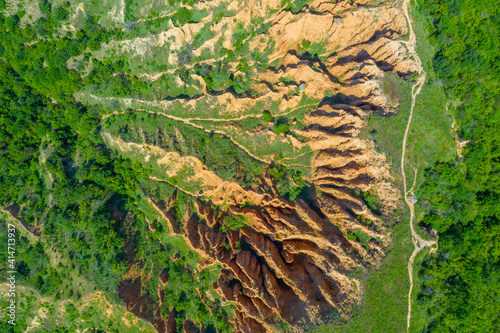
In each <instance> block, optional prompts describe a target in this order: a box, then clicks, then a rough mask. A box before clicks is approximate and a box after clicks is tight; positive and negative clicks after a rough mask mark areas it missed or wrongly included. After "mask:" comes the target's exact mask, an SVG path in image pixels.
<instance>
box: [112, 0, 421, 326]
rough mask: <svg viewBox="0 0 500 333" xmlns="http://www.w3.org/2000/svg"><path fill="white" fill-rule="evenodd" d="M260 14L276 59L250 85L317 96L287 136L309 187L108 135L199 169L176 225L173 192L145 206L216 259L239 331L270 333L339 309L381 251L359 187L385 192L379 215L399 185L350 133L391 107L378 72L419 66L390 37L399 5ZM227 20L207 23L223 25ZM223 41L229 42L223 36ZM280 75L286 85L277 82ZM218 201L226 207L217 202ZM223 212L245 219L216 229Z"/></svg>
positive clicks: (263, 93)
mask: <svg viewBox="0 0 500 333" xmlns="http://www.w3.org/2000/svg"><path fill="white" fill-rule="evenodd" d="M266 6H270V7H276V8H278V7H279V4H278V2H276V3H267V2H262V3H257V2H256V1H248V2H245V3H244V4H243V3H241V4H236V3H235V4H234V6H233V7H234V8H235V10H236V11H237V14H236V15H235V17H234V21H238V20H239V21H243V22H247V21H249V20H250V19H251V18H252V17H254V16H255V12H257V13H266V9H265V8H266ZM232 20H233V19H232ZM267 20H271V21H272V25H271V27H270V28H269V29H268V31H266V33H265V34H263V35H262V38H261V39H258V38H257V39H256V40H255V42H254V43H253V48H254V49H256V50H259V48H261V47H262V45H266V43H265V42H266V41H269V40H272V41H275V44H274V45H275V47H274V50H273V53H272V55H271V56H270V58H271V60H270V63H274V66H272V67H269V68H268V69H267V70H266V71H264V72H261V73H258V76H257V79H256V80H255V83H254V89H255V91H257V92H258V96H257V99H259V98H264V97H271V99H273V100H281V102H280V104H279V106H278V108H279V110H270V111H271V113H279V112H275V111H280V110H281V111H282V110H285V109H286V108H290V107H295V106H297V105H298V102H299V100H300V98H299V96H287V92H289V91H290V84H291V85H292V86H293V88H294V89H300V91H301V92H304V93H307V94H308V96H311V97H315V98H319V99H321V102H320V103H319V105H318V106H317V107H315V108H314V110H313V111H312V112H310V113H309V114H307V115H306V116H305V118H304V122H303V127H302V128H301V129H295V130H294V133H295V134H298V135H300V136H301V137H303V138H304V140H303V141H300V140H295V139H293V140H295V141H293V142H294V145H296V146H297V147H298V148H301V147H304V146H307V147H309V148H310V150H311V151H313V152H314V155H313V157H312V158H311V160H310V163H311V165H310V167H311V170H312V177H309V178H308V179H306V181H307V182H308V183H309V185H310V187H309V190H308V193H302V195H301V196H299V197H298V198H297V199H296V200H293V201H288V200H286V199H284V198H282V197H280V195H279V194H278V193H277V191H276V188H275V187H274V186H273V180H272V177H271V176H270V175H269V173H268V171H269V169H266V174H264V175H262V179H263V185H265V186H260V187H258V188H253V189H251V188H250V189H249V188H243V187H242V186H240V185H239V184H236V183H232V182H229V181H224V180H222V179H221V178H220V177H218V176H217V175H216V174H215V173H213V172H211V171H208V170H207V169H206V168H204V167H203V166H202V163H201V162H200V161H199V160H196V158H194V157H189V161H188V160H187V159H186V158H184V157H179V154H177V153H175V154H177V155H175V154H174V153H172V152H168V151H165V150H164V149H162V148H161V144H158V142H156V145H152V144H151V143H148V142H144V143H141V144H139V143H126V142H125V141H123V140H121V139H119V138H113V137H112V136H111V135H109V136H108V138H105V140H107V141H106V142H107V144H108V145H109V146H111V147H114V148H117V149H120V150H121V151H122V152H128V151H134V152H135V153H137V154H144V155H147V156H145V157H144V158H145V160H149V158H150V157H151V156H152V155H154V156H156V157H157V158H158V160H160V161H161V160H162V158H164V159H165V161H166V162H165V163H163V166H162V167H163V168H167V167H166V166H165V165H167V164H168V161H170V162H172V161H173V159H175V161H176V162H175V163H171V164H176V165H177V166H176V168H177V169H179V165H188V166H191V167H192V168H193V169H194V170H195V171H196V172H195V174H194V175H193V176H191V180H193V179H194V180H196V182H197V184H201V185H200V186H201V190H200V191H199V192H197V193H192V192H189V191H187V190H185V189H184V191H185V192H186V193H188V194H189V195H192V196H193V197H195V198H196V199H197V200H196V209H195V211H193V212H191V214H190V215H188V216H185V217H184V219H183V221H181V222H182V227H181V228H180V227H179V226H176V221H174V217H173V216H175V214H174V212H173V211H172V209H173V208H172V202H173V201H175V196H172V197H169V198H164V199H163V200H162V201H160V202H153V201H152V200H151V203H152V204H153V205H154V207H155V208H156V209H157V210H158V212H159V214H160V215H161V216H162V217H163V218H164V219H165V220H167V221H168V222H169V225H170V228H169V229H170V230H169V232H170V233H171V234H176V235H181V236H183V237H184V239H185V240H186V242H187V243H188V244H189V246H190V247H191V248H192V249H194V250H195V251H196V252H198V253H199V254H200V255H201V256H202V257H203V258H204V259H203V263H204V264H209V263H213V262H218V263H220V264H221V265H222V267H223V270H222V274H221V276H220V279H219V281H218V283H217V284H216V285H214V288H215V290H216V291H217V293H219V294H220V295H221V296H222V299H223V300H224V301H225V302H233V303H234V304H235V305H236V317H235V318H234V327H235V328H236V331H237V332H272V331H274V330H275V327H276V325H277V324H278V323H279V322H280V321H284V322H286V323H287V324H288V325H290V327H291V329H292V331H296V332H300V331H303V329H304V328H305V327H308V325H310V324H320V323H322V322H324V321H325V320H326V319H327V318H328V316H329V315H330V314H331V313H332V312H333V311H334V309H337V310H339V311H340V312H343V311H347V310H349V309H351V308H352V306H353V305H355V304H357V302H358V301H359V300H360V298H361V294H362V286H360V282H359V281H357V280H356V279H354V278H353V277H352V274H351V272H352V271H353V270H354V269H356V268H357V267H359V266H363V267H366V266H370V265H376V264H377V263H378V262H379V261H380V260H381V259H382V258H383V256H384V251H385V250H386V248H387V246H388V244H389V242H390V239H389V236H388V234H387V231H386V229H385V227H384V225H383V222H382V221H381V220H380V219H379V218H378V217H377V215H376V214H374V212H372V211H370V209H368V207H367V206H366V205H365V203H364V201H363V199H362V198H361V196H360V195H359V193H360V191H362V192H364V191H368V190H369V189H372V188H373V189H374V190H375V192H376V193H377V194H378V195H379V196H380V197H381V199H382V209H381V211H382V213H389V212H391V211H392V210H393V209H394V208H395V204H394V202H395V201H396V199H397V198H398V193H397V191H396V190H395V188H394V186H393V185H391V176H390V174H389V167H388V166H387V163H386V161H385V157H384V156H383V155H381V154H378V153H376V152H375V150H374V147H373V143H371V142H368V141H366V140H362V139H360V138H359V136H358V135H359V133H360V131H361V130H362V128H363V127H364V126H365V125H366V116H367V115H368V114H369V113H378V114H383V113H389V112H392V111H391V110H392V109H393V107H394V106H395V103H396V104H397V101H396V102H394V101H390V100H389V99H388V98H387V97H386V95H385V94H384V92H383V91H382V88H381V86H380V81H381V79H382V78H383V77H384V75H385V73H386V72H389V71H391V72H396V73H397V74H398V75H399V76H401V77H405V76H409V75H410V74H411V73H413V72H414V71H415V70H416V66H415V65H414V63H413V62H412V61H411V60H410V59H409V58H408V56H407V52H406V50H405V48H404V46H402V45H401V43H399V42H398V38H401V36H404V35H405V34H406V33H407V28H406V22H405V19H404V16H403V14H402V11H401V9H400V8H399V4H398V3H397V2H384V3H382V2H378V1H369V0H361V1H354V2H352V3H350V2H347V1H331V2H329V1H319V0H317V1H312V2H310V3H308V4H307V5H306V6H305V7H304V8H302V9H301V10H300V11H299V12H297V13H292V12H291V11H289V10H284V9H280V10H278V11H277V14H275V15H273V16H271V17H268V18H267ZM224 23H225V21H224V20H223V21H222V22H221V23H218V25H217V24H216V25H215V28H214V29H217V27H219V28H221V29H222V26H223V24H224ZM226 23H227V22H226ZM231 29H234V24H231V25H229V26H228V27H226V30H225V31H224V34H227V35H228V36H229V37H228V38H229V39H230V36H231V31H232V30H231ZM304 43H306V44H307V43H309V44H310V43H319V44H320V47H319V49H318V50H316V52H314V53H313V52H312V51H310V50H309V51H307V50H305V49H304V47H303V45H304ZM225 46H226V47H227V48H231V44H230V42H225ZM283 78H287V80H286V82H285V80H280V79H283ZM290 82H292V83H290ZM227 95H228V94H222V95H221V96H220V97H219V96H216V97H217V98H219V99H220V101H224V100H225V99H228V100H229V101H230V102H231V103H230V104H232V105H233V107H234V108H235V109H238V108H240V109H242V108H244V107H246V106H247V104H248V103H250V102H248V101H247V99H245V98H244V97H243V96H236V95H234V94H232V95H230V96H227ZM221 103H222V102H221ZM184 122H185V123H189V122H188V121H187V120H186V121H184ZM189 124H191V123H189ZM228 126H229V125H228ZM199 127H201V126H199ZM228 133H229V132H228ZM145 141H147V140H145ZM248 153H249V154H250V153H251V152H250V151H248ZM169 154H170V155H169ZM264 162H265V160H264ZM274 163H279V162H274ZM159 164H161V163H159ZM174 169H175V168H174V167H171V168H170V169H168V170H167V171H166V174H168V175H169V176H170V177H171V176H173V175H175V174H176V172H178V170H177V169H175V170H174ZM176 170H177V171H176ZM151 179H153V180H155V181H162V180H161V179H159V178H158V177H152V178H151ZM266 188H267V189H268V190H267V191H266V190H265V189H266ZM179 190H183V189H182V188H179ZM243 203H245V204H244V205H243ZM220 206H224V208H223V209H220V208H214V207H220ZM229 216H233V217H234V216H244V217H245V221H247V225H246V226H244V227H240V228H238V229H237V230H224V229H223V228H222V226H223V225H224V219H226V218H229ZM195 217H196V218H195ZM359 233H361V234H363V235H364V237H366V240H364V241H361V240H360V237H359V236H356V235H359ZM353 235H354V236H353ZM362 243H363V244H362ZM200 298H202V299H204V301H206V302H210V299H209V297H208V296H204V295H202V294H200ZM164 319H165V320H164V322H163V323H162V324H161V329H162V330H164V329H165V328H164V327H167V328H168V327H173V326H172V324H171V321H172V320H171V318H170V319H169V318H164ZM169 323H170V324H169ZM174 326H175V325H174ZM184 326H185V327H184V330H185V331H193V330H195V329H196V327H193V324H192V323H190V322H186V323H185V325H184ZM159 328H160V327H159ZM167 331H168V329H167Z"/></svg>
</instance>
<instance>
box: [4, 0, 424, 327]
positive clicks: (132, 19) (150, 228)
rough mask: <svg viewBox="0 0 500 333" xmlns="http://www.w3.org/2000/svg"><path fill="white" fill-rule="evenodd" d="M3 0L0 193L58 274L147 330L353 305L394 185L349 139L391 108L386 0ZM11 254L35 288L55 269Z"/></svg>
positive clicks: (276, 321) (306, 319) (296, 316)
mask: <svg viewBox="0 0 500 333" xmlns="http://www.w3.org/2000/svg"><path fill="white" fill-rule="evenodd" d="M3 9H4V13H5V16H4V17H3V18H2V37H1V45H2V48H1V49H0V51H1V56H2V57H3V59H4V60H3V64H2V72H1V75H2V76H1V77H0V79H1V80H2V98H3V100H2V103H3V105H4V107H5V108H4V109H3V110H2V117H3V118H2V119H5V125H4V126H3V127H1V129H2V136H1V137H2V141H1V147H2V148H1V149H2V155H1V156H0V157H1V158H2V160H1V167H2V171H3V172H2V175H1V176H0V177H2V178H1V180H2V181H1V184H2V185H1V186H2V192H3V193H6V196H5V197H4V198H2V202H1V204H2V206H3V207H5V209H6V210H8V211H10V212H11V213H13V214H14V215H15V216H16V217H17V218H19V219H20V220H22V222H23V223H25V224H30V225H33V227H30V226H28V228H31V229H32V230H36V232H37V233H39V235H41V236H40V237H41V242H43V243H44V244H50V245H51V246H54V247H55V248H57V249H59V251H60V252H61V255H62V256H65V257H67V259H68V261H67V263H66V265H67V266H66V267H68V269H69V268H71V269H74V270H76V271H77V272H78V273H79V274H82V275H83V276H85V277H87V278H89V279H91V280H92V281H94V282H95V283H96V286H95V288H96V289H99V290H102V291H104V292H105V293H107V294H109V295H113V294H114V293H116V291H118V297H119V298H121V299H123V300H124V301H125V303H126V304H127V308H128V309H129V311H131V312H133V313H134V314H136V315H138V316H139V317H142V318H144V319H147V320H148V321H150V322H151V323H153V324H154V325H155V327H156V328H157V330H158V331H160V332H164V331H167V332H174V331H178V330H184V331H197V330H201V331H207V332H213V331H230V330H232V329H234V330H236V331H241V332H261V331H262V332H265V331H276V330H288V329H291V330H293V331H303V330H304V329H308V328H310V327H312V326H313V325H316V324H321V323H324V322H325V321H328V320H331V319H333V318H336V317H337V316H339V315H340V314H342V313H347V312H349V310H351V309H352V308H353V306H355V305H357V304H358V303H359V300H360V299H361V296H362V290H363V286H362V285H361V284H360V281H359V280H358V279H356V278H355V277H354V276H355V273H356V272H359V271H360V270H363V269H364V267H371V266H374V265H377V264H378V262H379V261H380V260H381V259H382V258H383V257H384V253H385V251H386V249H387V247H388V246H389V244H390V237H389V234H388V232H387V229H386V227H387V225H386V223H385V222H384V221H383V219H382V218H381V216H382V215H388V214H390V213H391V212H392V211H393V210H394V209H395V208H396V202H397V200H398V198H399V193H398V191H397V189H396V187H395V186H394V185H393V184H392V183H391V182H392V181H393V179H392V178H391V174H390V172H389V166H388V165H387V163H386V161H385V157H384V156H383V155H381V154H379V153H377V152H375V150H374V147H373V144H372V143H371V142H368V141H365V140H361V139H360V138H358V133H359V132H360V130H361V129H362V128H363V127H364V126H365V124H366V117H367V115H368V114H370V113H377V114H386V115H389V114H390V113H391V112H393V110H394V108H395V107H396V106H397V104H398V100H397V99H398V96H397V93H396V92H395V91H392V90H391V86H390V85H387V84H385V85H384V84H382V82H383V80H384V76H385V75H386V74H385V73H386V72H395V73H397V75H399V76H400V77H403V78H406V79H411V74H412V73H413V72H414V71H415V68H416V67H415V65H414V63H413V61H412V60H411V59H409V58H408V56H407V53H406V50H405V48H404V47H403V46H402V45H401V43H400V42H398V41H397V40H398V38H400V37H401V36H404V35H405V34H406V33H407V27H406V22H405V19H404V17H403V14H402V11H401V9H400V8H399V7H398V5H397V4H392V3H382V2H379V1H336V2H324V1H283V2H282V1H274V2H273V1H271V2H269V1H266V2H264V1H263V2H258V1H240V2H238V1H231V2H229V1H227V2H224V1H207V2H195V1H184V2H182V3H181V2H176V1H170V3H169V4H168V5H165V4H164V3H163V1H161V2H160V1H158V2H143V1H126V2H123V1H106V2H104V3H102V4H101V3H97V2H95V1H87V2H82V3H79V2H76V1H75V2H73V1H71V2H64V3H60V2H54V3H52V2H49V1H47V0H43V1H40V2H38V3H37V2H33V3H31V2H27V3H23V4H20V3H19V4H16V3H13V2H8V3H6V2H3ZM16 13H17V14H16ZM21 263H24V264H23V265H26V267H27V269H28V270H29V271H30V274H27V275H26V276H25V277H24V283H26V284H28V285H34V286H35V287H38V288H41V289H42V290H43V291H44V292H45V293H49V294H50V293H54V292H57V287H55V286H57V282H54V281H57V279H56V278H54V277H53V276H58V277H59V280H61V279H68V278H69V277H66V276H64V275H63V273H62V270H63V269H64V266H63V267H57V268H54V269H53V270H51V271H50V272H47V271H43V270H37V269H35V267H34V266H33V267H32V266H30V265H31V264H30V263H29V262H25V261H21ZM21 263H20V264H21ZM33 265H34V263H33ZM54 283H55V286H52V288H49V287H48V286H47V284H49V285H50V284H52V285H54ZM44 286H45V287H44ZM67 297H71V296H70V295H67Z"/></svg>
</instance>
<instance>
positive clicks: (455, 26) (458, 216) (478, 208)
mask: <svg viewBox="0 0 500 333" xmlns="http://www.w3.org/2000/svg"><path fill="white" fill-rule="evenodd" d="M418 10H419V11H420V12H421V13H422V14H423V15H425V16H426V17H427V18H428V24H429V28H430V29H431V31H432V34H431V42H432V43H433V46H434V47H435V51H436V54H435V57H434V60H433V67H434V70H435V71H436V73H437V75H438V77H439V78H440V79H441V82H442V84H444V85H445V88H446V89H447V91H448V93H449V98H450V100H452V101H454V102H453V104H452V105H450V107H449V111H450V112H451V113H452V115H453V117H454V118H455V120H456V123H457V125H458V128H459V133H458V134H459V137H460V139H461V140H462V142H464V143H465V142H466V146H465V148H464V150H463V157H462V158H457V159H456V160H454V161H449V162H446V163H445V162H441V163H438V164H436V165H434V166H433V167H432V168H430V169H428V170H426V173H425V184H424V185H423V186H422V187H421V189H420V191H419V200H421V202H423V203H424V206H425V207H427V214H426V215H425V217H424V219H423V224H424V225H425V226H427V227H432V228H434V229H435V230H436V231H437V232H438V235H439V250H438V252H437V253H436V254H434V255H432V256H430V257H429V258H427V259H426V260H425V261H424V263H423V265H422V268H421V270H420V276H421V278H422V281H423V286H422V290H423V292H422V293H421V295H419V301H420V302H421V303H422V304H425V305H424V306H425V307H426V308H427V312H428V316H429V322H428V324H427V328H426V331H429V332H498V331H500V316H499V314H500V262H499V260H500V223H499V221H500V173H499V171H500V133H499V131H498V130H499V129H500V112H498V109H499V107H500V40H499V38H498V36H499V34H500V10H499V8H498V5H497V4H496V3H495V2H494V1H489V0H480V1H472V0H450V1H443V0H430V1H419V6H418Z"/></svg>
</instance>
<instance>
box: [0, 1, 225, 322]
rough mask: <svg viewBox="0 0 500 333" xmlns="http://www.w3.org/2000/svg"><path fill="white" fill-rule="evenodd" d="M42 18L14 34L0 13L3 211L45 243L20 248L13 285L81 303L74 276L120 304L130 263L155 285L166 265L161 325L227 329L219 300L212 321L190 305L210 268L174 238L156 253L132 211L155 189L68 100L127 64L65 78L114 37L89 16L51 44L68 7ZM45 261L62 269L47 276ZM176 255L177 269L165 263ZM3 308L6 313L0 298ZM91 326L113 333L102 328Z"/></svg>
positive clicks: (146, 288)
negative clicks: (36, 230) (73, 62)
mask: <svg viewBox="0 0 500 333" xmlns="http://www.w3.org/2000/svg"><path fill="white" fill-rule="evenodd" d="M5 8H6V2H5V1H0V10H4V9H5ZM40 9H41V10H42V11H43V12H44V13H45V16H44V17H42V18H39V19H38V20H37V21H36V22H35V24H34V25H25V26H24V27H22V28H21V27H20V24H19V22H20V17H19V15H23V13H22V12H20V13H18V14H19V15H18V14H14V15H11V16H4V15H0V193H2V196H1V198H0V206H1V207H4V208H6V210H9V211H10V212H12V213H14V214H15V215H17V216H16V217H18V218H19V219H20V220H21V221H23V222H24V223H25V224H26V225H28V226H30V225H31V226H37V227H40V226H43V237H44V243H42V242H41V241H39V242H37V243H35V244H30V243H29V242H28V241H27V239H26V238H24V237H21V238H19V239H18V247H17V248H18V251H19V252H18V253H17V254H16V256H17V257H16V258H17V262H16V266H17V267H16V268H17V271H18V275H17V279H18V283H20V284H21V285H25V286H29V287H32V288H35V290H37V291H38V292H40V294H41V295H44V296H52V297H56V298H70V297H71V298H74V299H78V298H80V297H81V296H82V295H79V294H78V293H74V292H73V290H72V289H71V287H68V281H69V282H70V281H71V279H72V277H73V276H75V275H81V276H84V277H85V279H86V281H88V283H89V284H91V285H94V290H100V291H102V292H104V293H105V294H106V296H107V297H108V298H110V299H114V300H115V301H118V302H120V301H119V298H118V285H119V283H120V280H121V279H122V276H123V274H124V272H125V270H126V268H127V267H128V266H129V265H130V262H131V261H134V262H135V263H137V262H139V263H141V264H140V265H144V266H147V265H149V266H148V267H149V268H150V269H151V270H152V272H155V273H156V274H157V276H158V275H159V272H158V270H160V269H163V268H164V267H166V269H167V270H168V274H169V276H170V281H171V283H169V286H168V287H167V288H166V289H165V293H166V294H167V301H165V302H163V310H162V311H163V315H165V316H167V315H168V312H169V311H175V313H176V315H177V318H178V319H179V322H180V323H182V322H183V321H184V320H185V319H186V318H189V319H190V320H193V321H197V322H199V323H202V325H204V326H205V327H207V328H208V330H210V329H212V330H214V327H216V328H217V329H218V331H229V330H230V328H229V326H228V325H229V324H228V322H227V318H228V317H229V316H230V315H231V308H230V307H222V306H221V305H220V302H219V301H218V299H217V297H218V296H217V295H214V298H215V300H214V303H213V304H211V306H210V307H211V308H213V309H214V310H215V311H213V310H212V309H209V307H207V306H206V305H205V304H203V303H201V301H199V300H198V301H196V299H197V294H196V293H197V292H198V288H199V289H201V290H208V289H210V288H211V283H212V282H213V281H215V280H216V279H217V278H218V272H219V270H218V268H217V267H212V268H210V269H205V270H203V271H200V272H197V271H196V268H195V267H196V264H197V263H198V261H199V258H198V256H197V254H195V253H192V252H190V251H189V250H187V249H186V248H185V245H183V244H182V243H183V241H182V240H179V239H170V240H169V241H168V242H165V243H163V245H162V244H160V243H159V242H158V237H159V233H156V234H154V235H150V233H149V231H148V229H147V228H148V226H147V224H146V222H145V218H144V213H143V212H142V211H141V209H140V208H139V207H138V204H137V203H138V202H139V201H140V200H141V199H140V198H141V195H142V193H143V191H151V190H153V191H155V192H156V191H158V192H161V191H162V189H159V187H160V185H158V186H155V188H154V189H151V188H150V187H151V185H150V184H148V183H147V181H146V178H147V176H148V174H149V171H148V170H146V169H144V168H142V167H140V166H139V165H138V164H135V163H134V162H132V161H131V160H129V159H125V158H123V157H122V156H119V155H116V154H114V153H113V152H112V151H111V150H109V149H107V147H106V145H105V144H104V142H103V140H102V137H101V135H100V130H101V127H100V120H101V113H102V110H101V109H100V108H99V107H97V106H94V107H91V108H87V107H85V106H83V105H81V104H80V103H78V102H77V101H75V99H74V97H73V94H74V93H75V92H77V91H79V90H80V89H82V87H83V86H84V85H85V84H88V83H89V81H90V82H92V81H95V82H99V81H100V80H102V79H103V78H105V77H109V75H110V73H111V72H113V71H116V70H120V69H122V68H123V66H126V63H124V61H123V60H117V62H113V63H110V62H108V63H102V62H99V61H97V60H96V61H95V65H96V66H95V67H94V70H93V72H92V73H91V75H89V76H87V77H85V79H83V78H81V77H80V75H79V74H78V73H77V72H75V71H73V70H71V69H68V68H67V61H68V59H70V57H74V56H77V55H82V54H84V53H85V51H86V50H89V49H93V48H95V47H96V45H97V47H98V46H99V44H100V43H101V42H104V41H106V40H108V39H109V38H111V36H113V38H114V39H120V31H121V30H117V31H109V30H106V29H105V28H103V27H102V26H100V25H99V24H98V23H97V19H96V17H93V16H89V17H87V21H86V22H85V29H82V30H79V31H78V32H76V33H75V34H71V33H68V34H63V35H58V33H59V32H60V31H59V32H58V31H57V30H56V27H57V25H58V23H60V22H59V21H61V20H64V19H65V17H67V15H68V13H67V10H66V9H65V5H64V4H63V5H62V6H60V7H57V8H52V7H51V5H50V3H48V2H43V1H42V3H41V5H40ZM33 41H36V42H35V43H32V42H33ZM148 186H149V187H148ZM166 191H173V189H172V188H168V189H166ZM19 207H22V211H21V213H20V214H17V213H18V212H19ZM124 214H125V215H124ZM153 222H154V221H153ZM5 228H6V226H5V225H4V224H2V227H1V229H0V230H1V232H0V244H1V245H0V259H1V260H2V262H7V248H6V247H7V240H6V239H7V233H6V232H5V230H6V229H5ZM158 230H159V231H160V230H161V229H158ZM48 244H50V245H48ZM127 244H128V247H127ZM49 247H50V248H49ZM53 251H57V252H58V253H59V254H60V255H62V256H63V257H65V258H69V259H70V260H69V262H68V263H67V264H60V265H58V266H57V267H52V266H51V265H50V259H49V258H50V256H51V253H50V252H53ZM175 255H179V256H180V257H181V259H180V260H176V261H175V262H173V261H172V259H171V258H172V257H175ZM144 258H146V259H144ZM145 261H147V262H145ZM1 271H2V273H3V272H4V271H5V268H4V267H2V269H1ZM194 281H196V283H194ZM155 283H156V284H155ZM157 284H158V278H157V277H156V278H155V279H150V280H149V285H143V286H142V288H143V292H144V293H145V294H146V295H147V297H149V300H150V301H151V302H156V301H157V298H158V296H157V289H156V288H157ZM65 286H66V287H65ZM1 304H2V308H3V307H4V305H5V306H6V303H5V301H4V300H2V303H1ZM217 309H219V310H217ZM76 318H78V316H76ZM81 318H82V320H89V318H86V317H81ZM73 319H74V318H73ZM89 323H90V321H89ZM52 324H54V323H52ZM52 324H50V323H49V325H52ZM54 325H55V324H54ZM68 325H69V326H66V327H59V328H57V329H56V328H54V329H55V330H54V331H61V332H62V331H65V332H68V330H69V331H75V330H76V329H77V326H75V323H71V322H70V323H69V324H68ZM95 325H96V326H95V327H97V328H99V329H106V330H108V329H111V330H109V331H110V332H112V331H116V329H113V326H110V325H111V324H109V323H107V322H105V321H102V323H99V321H97V322H96V323H95ZM26 328H27V327H26V322H24V321H22V320H18V321H17V324H16V325H15V326H11V325H9V324H7V322H6V321H5V320H2V321H1V322H0V331H2V332H23V331H25V330H26Z"/></svg>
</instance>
